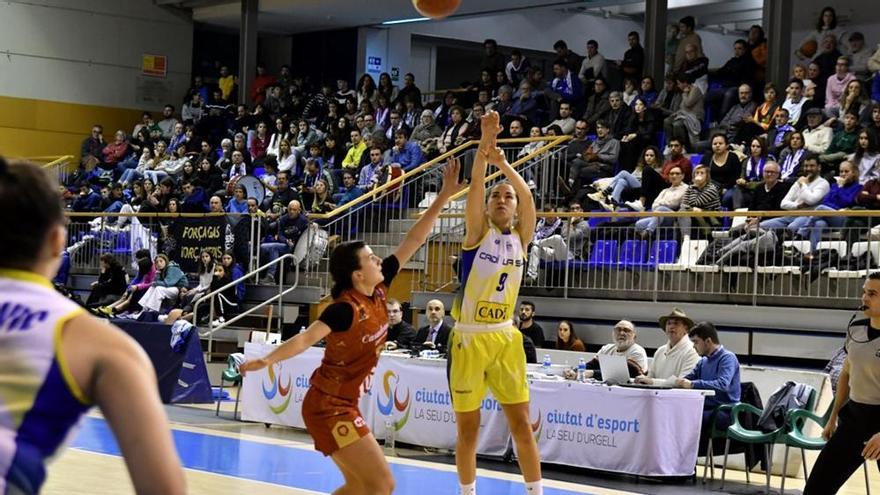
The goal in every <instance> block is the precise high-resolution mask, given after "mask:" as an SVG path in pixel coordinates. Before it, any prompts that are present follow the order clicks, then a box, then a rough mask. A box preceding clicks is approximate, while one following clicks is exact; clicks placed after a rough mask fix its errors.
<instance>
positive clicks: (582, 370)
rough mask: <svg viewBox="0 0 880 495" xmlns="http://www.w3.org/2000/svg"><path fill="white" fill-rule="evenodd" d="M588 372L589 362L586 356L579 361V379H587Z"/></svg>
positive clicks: (580, 380)
mask: <svg viewBox="0 0 880 495" xmlns="http://www.w3.org/2000/svg"><path fill="white" fill-rule="evenodd" d="M586 374H587V362H586V361H585V360H584V358H581V360H580V361H578V377H577V381H579V382H582V381H584V380H586V378H585V377H584V375H586Z"/></svg>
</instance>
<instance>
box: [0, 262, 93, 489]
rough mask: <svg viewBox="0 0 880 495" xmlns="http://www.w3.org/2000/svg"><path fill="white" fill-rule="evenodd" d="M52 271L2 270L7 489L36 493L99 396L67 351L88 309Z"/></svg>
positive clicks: (0, 378) (0, 406)
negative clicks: (66, 330) (92, 397)
mask: <svg viewBox="0 0 880 495" xmlns="http://www.w3.org/2000/svg"><path fill="white" fill-rule="evenodd" d="M82 311H83V310H82V309H81V308H80V307H79V306H77V305H76V304H75V303H74V302H73V301H71V300H69V299H67V298H65V297H64V296H62V295H61V294H59V293H58V292H56V291H55V289H54V288H53V287H52V285H51V284H50V283H49V281H48V280H46V279H45V278H43V277H41V276H39V275H36V274H33V273H30V272H22V271H17V270H5V269H0V355H2V359H0V473H2V477H0V493H36V492H38V491H39V490H40V486H41V485H42V484H43V481H44V480H45V478H46V467H45V465H46V461H47V460H48V459H49V458H51V457H52V456H53V455H54V454H55V453H56V452H58V451H59V450H60V449H61V447H62V446H63V445H64V444H65V443H66V442H67V440H68V439H70V438H71V436H72V435H71V434H72V433H73V432H74V431H75V430H76V427H77V425H78V424H79V420H80V418H81V417H82V415H83V414H84V413H85V412H86V411H87V410H88V409H89V407H90V406H91V403H90V401H89V399H88V398H87V397H86V396H85V394H84V393H83V391H82V390H81V389H80V388H79V386H78V385H77V384H76V382H75V381H74V380H73V376H72V375H71V372H70V368H69V367H68V365H67V362H66V361H65V360H64V357H63V355H62V354H61V352H60V351H61V349H60V346H61V330H62V328H63V327H64V324H65V323H66V322H67V321H68V320H70V319H71V318H73V317H75V316H78V315H80V314H81V313H82Z"/></svg>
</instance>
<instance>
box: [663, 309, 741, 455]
mask: <svg viewBox="0 0 880 495" xmlns="http://www.w3.org/2000/svg"><path fill="white" fill-rule="evenodd" d="M688 336H689V337H690V339H691V341H692V342H693V344H694V349H696V351H697V353H698V354H699V355H700V360H699V362H697V365H696V366H695V367H694V369H693V370H692V371H691V372H690V373H688V374H687V375H685V376H684V377H683V378H679V379H677V380H676V381H675V386H676V387H678V388H690V389H697V390H712V391H714V392H715V395H712V396H708V397H706V399H705V402H704V403H703V428H702V432H701V439H702V441H705V440H706V439H707V438H708V437H707V434H708V431H709V430H708V429H709V428H710V427H711V426H712V425H709V419H710V418H711V417H712V415H713V412H714V411H715V408H717V407H718V406H720V405H723V404H736V403H737V402H739V399H740V379H739V360H738V359H737V358H736V354H734V353H732V352H730V351H728V350H727V349H725V348H724V346H723V345H721V341H720V340H719V338H718V331H717V330H716V329H715V325H712V324H711V323H709V322H706V321H701V322H699V323H697V324H696V325H694V326H693V328H691V330H690V331H689V332H688ZM729 424H730V414H729V412H728V411H724V412H720V413H718V415H717V416H715V425H714V426H715V427H716V428H722V429H723V428H724V427H726V426H727V425H729Z"/></svg>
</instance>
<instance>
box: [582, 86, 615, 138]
mask: <svg viewBox="0 0 880 495" xmlns="http://www.w3.org/2000/svg"><path fill="white" fill-rule="evenodd" d="M609 94H610V91H609V90H608V83H607V82H605V79H604V78H603V77H597V78H596V81H595V82H594V83H593V94H591V95H590V96H589V97H588V98H587V109H586V110H585V111H584V116H583V119H584V120H586V121H587V122H589V124H590V125H591V126H592V125H595V124H596V122H597V121H598V120H599V119H601V118H603V116H604V115H605V114H606V113H607V112H608V110H609V109H610V108H611V103H610V102H609V101H608V96H609Z"/></svg>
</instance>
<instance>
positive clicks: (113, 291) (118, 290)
mask: <svg viewBox="0 0 880 495" xmlns="http://www.w3.org/2000/svg"><path fill="white" fill-rule="evenodd" d="M125 278H126V277H125V270H124V269H123V268H122V265H121V264H119V260H117V259H116V258H115V257H114V256H113V255H112V254H102V255H101V272H100V274H99V275H98V280H96V281H94V282H92V285H91V289H92V291H91V292H89V297H88V299H86V307H88V308H98V307H101V306H104V305H107V304H110V303H112V302H113V301H116V300H117V299H119V298H120V297H122V294H123V293H125V287H126V282H125Z"/></svg>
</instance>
